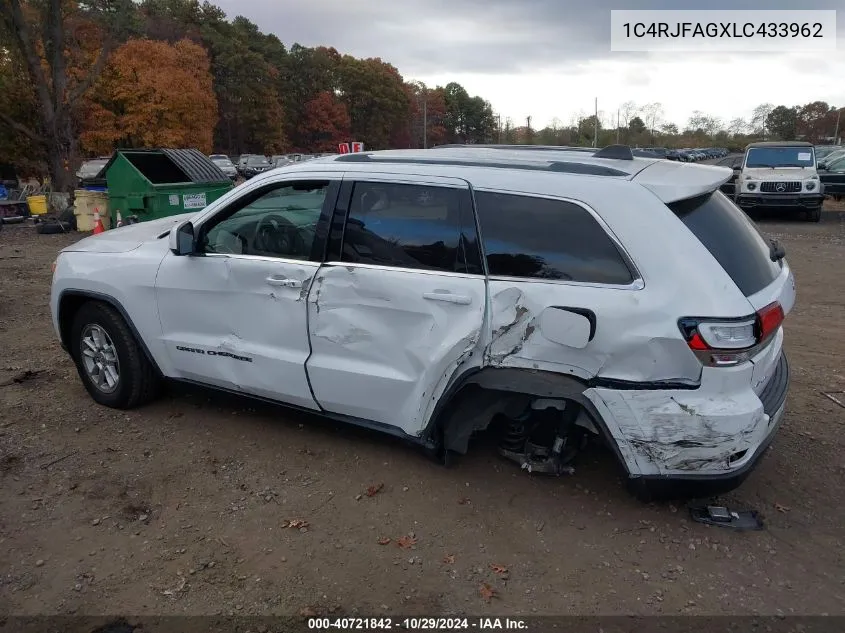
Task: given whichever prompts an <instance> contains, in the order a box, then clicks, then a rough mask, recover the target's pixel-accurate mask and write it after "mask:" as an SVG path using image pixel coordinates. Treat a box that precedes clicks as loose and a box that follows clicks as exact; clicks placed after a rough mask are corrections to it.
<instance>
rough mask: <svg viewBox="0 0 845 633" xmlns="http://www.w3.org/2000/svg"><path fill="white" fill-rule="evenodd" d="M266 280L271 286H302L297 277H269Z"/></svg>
mask: <svg viewBox="0 0 845 633" xmlns="http://www.w3.org/2000/svg"><path fill="white" fill-rule="evenodd" d="M264 281H266V282H267V283H268V284H270V285H271V286H281V287H282V288H302V282H301V281H299V280H297V279H288V278H287V277H267V278H266V279H265V280H264Z"/></svg>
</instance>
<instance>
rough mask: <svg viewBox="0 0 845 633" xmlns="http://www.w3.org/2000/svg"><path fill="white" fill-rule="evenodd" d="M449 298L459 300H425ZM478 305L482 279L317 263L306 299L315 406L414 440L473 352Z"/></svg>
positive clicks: (480, 305) (481, 316)
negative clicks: (386, 426) (384, 426)
mask: <svg viewBox="0 0 845 633" xmlns="http://www.w3.org/2000/svg"><path fill="white" fill-rule="evenodd" d="M448 293H451V294H452V296H453V297H458V298H460V299H461V301H460V302H451V301H438V300H431V299H430V298H426V297H427V296H428V297H431V296H433V295H438V294H448ZM464 299H467V300H468V303H466V302H463V300H464ZM485 300H486V295H485V282H484V278H483V277H481V276H459V275H439V274H436V273H429V272H422V271H421V272H411V271H407V270H401V269H398V270H393V269H389V268H371V267H366V266H358V265H340V264H339V265H330V266H324V267H323V268H321V269H320V272H319V273H318V275H317V277H316V279H315V280H314V285H313V288H312V290H311V293H310V295H309V298H308V309H309V327H310V337H311V349H312V352H311V357H310V358H309V360H308V364H307V369H308V377H309V379H310V382H311V386H312V389H313V391H314V395H315V398H316V400H317V402H319V403H320V405H321V406H322V407H324V408H325V409H326V410H328V411H331V412H334V413H341V414H346V415H352V416H355V417H359V418H363V419H367V420H372V421H375V422H380V423H384V424H389V425H393V426H398V427H400V428H401V429H402V430H403V431H404V432H405V433H408V434H409V435H418V434H419V433H420V432H421V431H422V430H423V428H424V426H425V416H426V412H427V410H428V409H429V408H430V406H431V404H432V403H434V402H436V399H437V397H438V396H439V394H440V393H442V391H443V390H444V389H445V388H446V383H447V382H448V380H449V378H451V376H452V374H453V373H454V372H455V371H456V369H457V368H458V367H459V366H461V365H462V364H464V362H465V361H469V359H470V357H471V356H472V353H473V350H475V349H476V346H477V344H478V341H479V337H480V333H481V328H482V324H483V322H484V308H485ZM477 362H478V363H479V364H480V360H479V361H477Z"/></svg>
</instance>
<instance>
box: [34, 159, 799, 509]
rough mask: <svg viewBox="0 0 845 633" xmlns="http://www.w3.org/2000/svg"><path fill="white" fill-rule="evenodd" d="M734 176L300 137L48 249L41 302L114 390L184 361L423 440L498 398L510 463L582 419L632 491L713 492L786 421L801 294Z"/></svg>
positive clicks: (160, 375) (561, 448)
mask: <svg viewBox="0 0 845 633" xmlns="http://www.w3.org/2000/svg"><path fill="white" fill-rule="evenodd" d="M730 176H731V170H730V169H725V168H720V167H713V166H700V165H689V164H682V163H679V162H671V161H667V160H660V159H657V158H635V157H633V155H632V152H631V150H630V149H629V148H627V147H625V146H611V147H608V148H604V149H603V150H599V151H597V152H595V153H593V152H584V151H574V150H567V149H560V148H532V149H530V150H529V149H503V148H498V147H492V146H491V147H471V148H460V147H459V148H454V147H445V148H438V149H430V150H396V151H384V152H367V153H359V154H349V155H340V156H332V157H328V158H321V159H316V160H313V161H309V162H307V163H303V164H301V165H296V166H288V167H285V168H284V169H278V170H273V171H270V172H268V173H265V174H262V175H260V176H256V177H255V178H253V179H251V180H250V181H248V182H246V183H244V184H242V185H241V186H239V187H237V188H235V189H233V190H232V191H231V192H229V193H228V194H226V195H225V196H223V197H222V198H220V199H219V200H217V201H215V202H214V203H212V204H211V205H209V206H208V207H207V208H206V209H204V210H203V211H201V212H200V213H198V214H196V215H184V216H178V217H172V218H167V219H162V220H157V221H151V222H146V223H141V224H137V225H134V226H128V227H123V228H118V229H113V230H110V231H107V232H105V233H103V234H101V235H98V236H93V237H88V238H85V239H83V240H81V241H79V242H77V243H76V244H73V245H71V246H69V247H67V248H65V249H64V250H63V251H62V252H61V253H60V254H59V256H58V259H57V260H56V263H55V267H54V276H53V285H52V293H51V300H50V306H51V310H52V317H53V322H54V324H55V329H56V333H57V335H58V337H59V338H60V340H61V342H62V344H63V346H64V347H65V349H66V350H67V351H68V352H69V353H70V355H71V357H72V358H73V360H74V362H75V363H76V366H77V368H78V371H79V375H80V377H81V379H82V382H83V384H84V385H85V388H86V389H87V390H88V393H89V394H90V395H91V397H92V398H93V399H94V400H95V401H96V402H98V403H100V404H102V405H106V406H110V407H116V408H130V407H135V406H138V405H140V404H142V403H144V402H146V401H148V400H150V399H151V398H153V397H154V396H155V394H156V393H157V392H158V391H157V389H158V386H159V385H160V384H161V382H162V380H164V379H168V380H177V381H185V382H190V383H198V384H201V385H205V386H209V387H213V388H216V389H220V390H226V391H229V392H235V393H238V394H244V395H247V396H252V397H255V398H261V399H265V400H270V401H273V402H277V403H281V404H284V405H288V406H290V407H296V408H299V409H304V410H307V411H312V412H319V413H322V414H324V415H327V416H331V417H333V418H336V419H340V420H343V421H347V422H350V423H353V424H358V425H362V426H366V427H370V428H374V429H379V430H381V431H386V432H388V433H392V434H394V435H398V436H401V437H403V438H406V439H408V440H410V441H412V442H415V443H418V444H420V445H422V446H424V447H427V448H428V449H430V450H431V451H432V452H433V453H434V454H435V455H438V456H439V457H441V458H445V456H447V455H450V454H454V453H459V454H460V453H464V452H466V450H467V447H468V443H469V441H470V437H471V436H472V434H473V433H474V432H476V431H480V430H483V429H486V428H487V427H488V426H489V425H491V422H493V421H494V419H495V420H496V421H497V423H496V424H495V425H493V426H492V428H499V427H502V428H503V430H502V436H501V442H500V452H501V453H502V454H503V455H505V456H506V457H508V458H510V459H513V460H515V461H516V462H517V463H519V464H520V465H521V466H522V467H523V468H525V469H527V470H529V471H533V472H550V473H561V472H564V471H565V470H567V469H568V468H569V464H570V462H571V461H572V459H573V458H574V457H575V455H576V454H577V452H578V450H579V448H580V447H581V446H582V445H583V442H584V441H585V439H586V438H588V437H590V436H595V437H598V438H600V439H601V440H603V441H604V442H605V443H606V444H607V445H608V446H609V447H610V448H611V449H612V450H613V451H614V453H615V454H616V456H617V457H618V460H619V463H620V464H621V466H622V467H623V468H624V470H625V472H626V473H627V476H628V478H629V480H630V482H631V484H632V487H633V488H634V490H635V491H636V492H638V493H641V494H642V495H644V496H648V495H649V494H652V493H653V492H655V490H658V489H661V488H663V487H664V483H665V482H667V481H668V482H682V483H684V484H696V483H700V484H704V485H705V487H707V488H708V489H712V488H713V487H716V488H719V489H729V488H732V487H735V486H736V485H738V484H739V483H740V482H741V481H742V480H743V479H744V477H745V475H746V474H747V473H748V472H749V471H750V469H751V468H752V467H753V466H754V464H755V463H756V462H757V461H758V459H759V457H760V456H761V454H762V453H763V452H764V450H765V449H766V447H767V446H768V445H769V443H770V442H771V440H772V438H773V436H774V434H775V431H776V429H777V427H778V425H779V424H780V422H781V419H782V417H783V413H784V403H785V399H786V392H787V386H788V382H789V370H788V367H787V361H786V357H785V356H784V353H783V350H782V344H783V328H782V327H781V323H782V321H783V320H784V317H785V315H786V314H787V313H788V312H789V311H790V310H791V308H792V306H793V304H794V300H795V286H794V281H793V276H792V273H791V272H790V269H789V266H788V265H787V262H786V260H785V259H784V257H783V251H782V249H780V247H778V246H777V245H776V244H773V243H771V244H770V243H768V242H767V241H766V240H765V239H764V238H763V237H761V235H760V233H759V232H758V231H757V229H756V228H755V226H754V224H753V223H752V222H751V221H750V220H748V218H747V217H746V216H745V214H744V213H742V211H740V210H739V209H738V208H737V207H736V206H734V204H733V202H731V201H730V200H729V199H728V198H726V197H725V195H724V194H722V193H721V192H720V191H719V186H720V185H721V184H722V183H723V182H724V181H726V180H727V179H728V178H729V177H730ZM685 488H687V489H688V487H687V486H685Z"/></svg>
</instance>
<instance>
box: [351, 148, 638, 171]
mask: <svg viewBox="0 0 845 633" xmlns="http://www.w3.org/2000/svg"><path fill="white" fill-rule="evenodd" d="M399 151H402V150H399ZM420 151H421V152H425V151H426V150H420ZM438 153H439V152H432V157H431V158H428V157H422V156H401V157H400V156H383V155H382V156H380V155H379V154H378V153H376V154H371V153H369V152H359V153H354V154H341V155H339V156H337V157H336V158H335V162H338V163H388V164H398V165H401V164H405V165H413V164H416V165H459V166H462V167H490V168H498V169H525V170H529V171H551V172H558V173H567V174H583V175H589V176H628V175H629V174H628V173H627V172H624V171H621V170H618V169H613V168H612V167H608V166H606V165H594V164H590V163H579V162H577V161H566V162H564V161H556V160H549V161H547V160H545V159H544V160H537V161H526V162H521V161H520V162H509V161H507V160H502V161H496V160H490V159H489V158H487V157H483V158H469V157H466V156H459V157H456V156H448V154H446V153H442V154H440V156H442V158H441V157H440V156H438V157H435V156H434V155H435V154H438ZM447 156H448V158H447Z"/></svg>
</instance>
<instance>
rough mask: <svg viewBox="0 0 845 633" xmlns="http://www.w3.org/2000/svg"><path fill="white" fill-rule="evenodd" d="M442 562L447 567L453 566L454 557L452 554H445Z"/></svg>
mask: <svg viewBox="0 0 845 633" xmlns="http://www.w3.org/2000/svg"><path fill="white" fill-rule="evenodd" d="M443 562H444V563H446V564H447V565H454V564H455V555H454V554H447V555H446V556H444V557H443Z"/></svg>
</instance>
